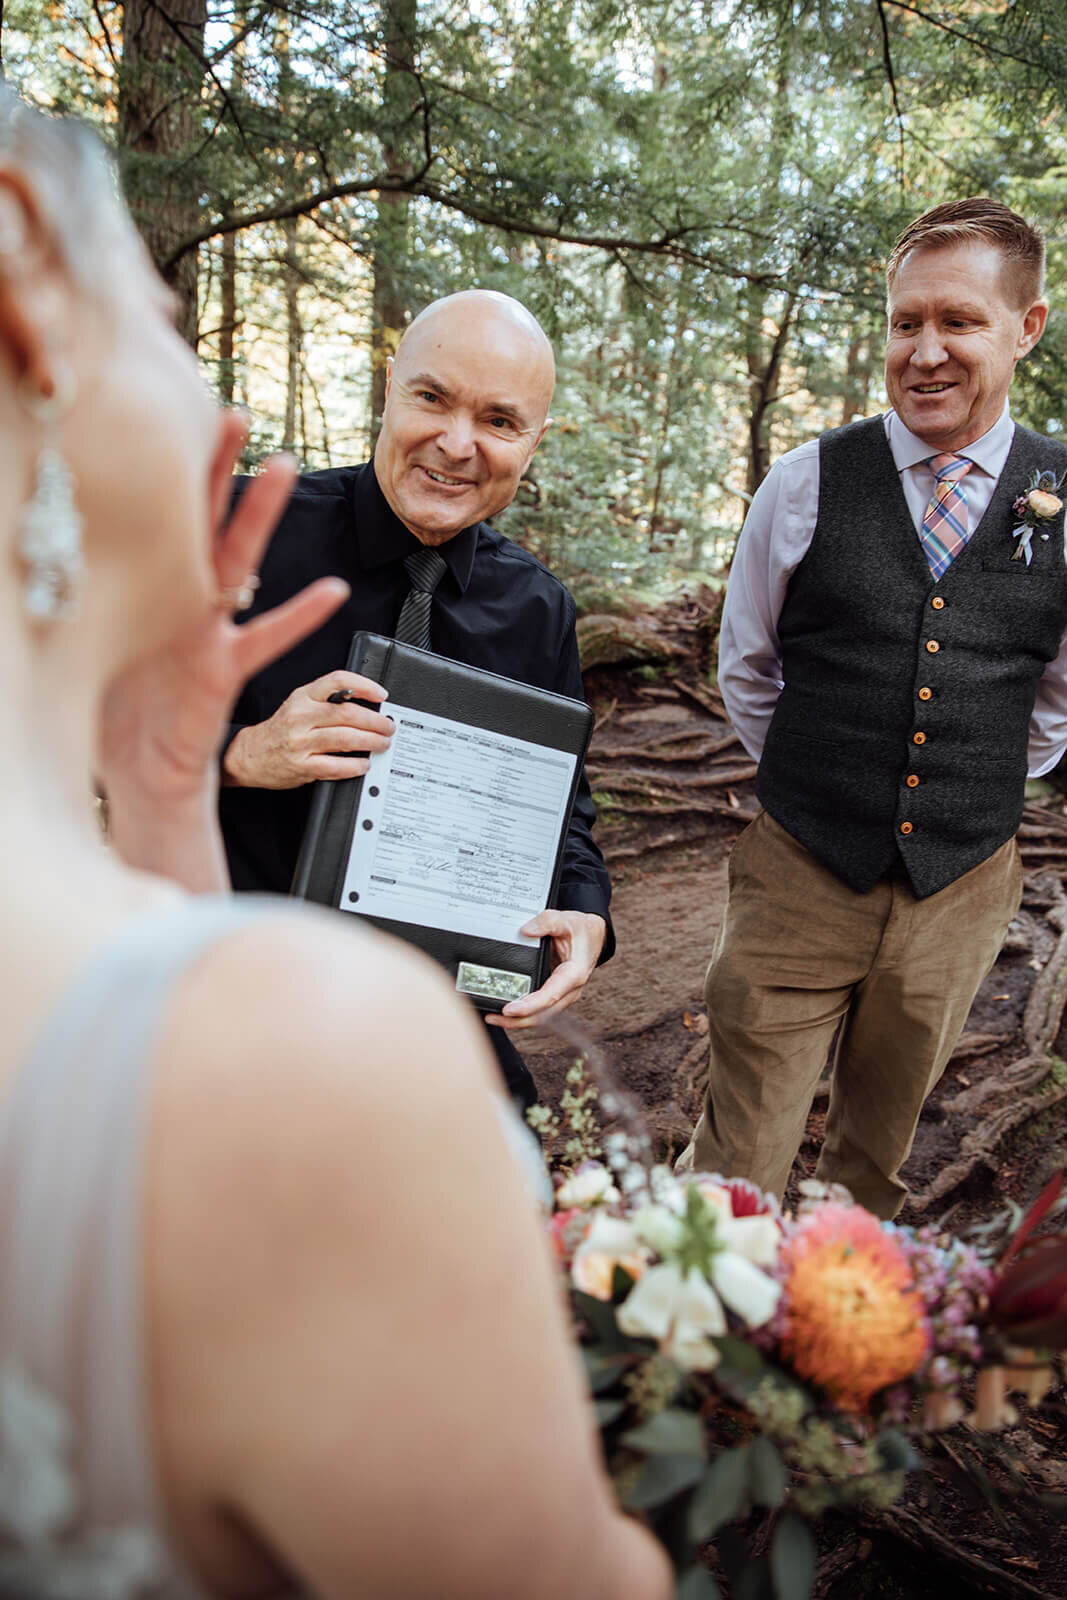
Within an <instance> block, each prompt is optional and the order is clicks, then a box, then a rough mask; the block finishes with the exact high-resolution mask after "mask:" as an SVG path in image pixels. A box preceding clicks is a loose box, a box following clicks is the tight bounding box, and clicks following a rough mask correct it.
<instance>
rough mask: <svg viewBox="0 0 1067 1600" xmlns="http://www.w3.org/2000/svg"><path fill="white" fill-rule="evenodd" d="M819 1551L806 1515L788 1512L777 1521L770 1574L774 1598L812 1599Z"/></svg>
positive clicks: (780, 1599)
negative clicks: (772, 1581) (805, 1518)
mask: <svg viewBox="0 0 1067 1600" xmlns="http://www.w3.org/2000/svg"><path fill="white" fill-rule="evenodd" d="M815 1564H816V1550H815V1540H814V1538H813V1537H812V1532H811V1529H810V1528H809V1527H808V1525H807V1523H806V1522H805V1521H804V1519H803V1517H798V1516H797V1515H796V1513H795V1512H792V1511H787V1512H786V1514H785V1515H784V1516H783V1517H780V1518H779V1520H778V1526H777V1527H776V1528H775V1530H774V1538H773V1540H772V1541H771V1577H772V1578H773V1580H774V1593H775V1600H810V1595H811V1591H812V1589H813V1588H814V1587H815Z"/></svg>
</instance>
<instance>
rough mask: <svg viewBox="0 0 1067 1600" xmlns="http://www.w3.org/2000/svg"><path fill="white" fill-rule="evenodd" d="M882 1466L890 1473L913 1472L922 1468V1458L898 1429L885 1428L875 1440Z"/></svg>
mask: <svg viewBox="0 0 1067 1600" xmlns="http://www.w3.org/2000/svg"><path fill="white" fill-rule="evenodd" d="M875 1445H876V1447H877V1450H878V1454H879V1455H880V1456H881V1458H882V1465H883V1466H885V1467H886V1468H887V1469H888V1470H889V1471H890V1472H913V1471H915V1470H916V1469H917V1468H918V1467H921V1466H922V1457H921V1456H920V1455H919V1454H918V1452H917V1451H916V1450H915V1449H913V1448H912V1445H911V1442H910V1440H909V1439H908V1438H907V1436H906V1435H905V1434H903V1433H901V1431H900V1429H899V1428H886V1429H884V1430H883V1432H881V1433H880V1434H879V1435H878V1437H877V1439H876V1440H875Z"/></svg>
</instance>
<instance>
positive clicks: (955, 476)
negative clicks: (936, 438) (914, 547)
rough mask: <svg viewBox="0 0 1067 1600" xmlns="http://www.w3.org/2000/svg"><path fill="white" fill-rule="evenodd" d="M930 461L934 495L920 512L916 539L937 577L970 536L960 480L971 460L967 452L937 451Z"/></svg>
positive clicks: (965, 501) (964, 498)
mask: <svg viewBox="0 0 1067 1600" xmlns="http://www.w3.org/2000/svg"><path fill="white" fill-rule="evenodd" d="M929 465H930V470H931V472H932V473H933V475H934V477H935V479H936V480H937V481H936V483H935V485H934V494H933V499H932V500H931V501H930V504H929V505H928V506H927V508H926V511H925V513H924V515H923V525H922V532H921V533H920V535H919V543H920V544H921V545H922V547H923V550H924V552H925V554H926V559H927V562H928V563H929V566H930V571H931V572H932V573H933V575H934V578H935V580H936V579H937V578H940V576H941V574H942V573H943V572H946V571H947V570H948V568H949V567H950V566H951V564H952V562H953V561H954V560H955V558H956V557H957V556H958V555H959V553H960V551H961V550H962V549H963V547H964V545H965V544H966V543H967V540H968V539H969V538H970V534H971V530H970V526H969V521H970V519H969V517H968V515H967V496H966V495H965V494H964V491H963V484H962V482H961V481H960V480H961V479H962V478H965V477H966V476H967V474H968V472H970V470H971V468H972V466H973V465H974V462H973V461H968V460H967V458H966V456H950V455H940V456H931V457H930V461H929Z"/></svg>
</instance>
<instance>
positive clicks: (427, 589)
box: [393, 545, 448, 650]
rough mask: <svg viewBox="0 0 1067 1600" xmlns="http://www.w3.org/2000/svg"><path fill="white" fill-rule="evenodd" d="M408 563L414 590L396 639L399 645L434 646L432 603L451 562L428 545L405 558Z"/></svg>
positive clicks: (408, 572) (407, 566)
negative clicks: (431, 630) (431, 631)
mask: <svg viewBox="0 0 1067 1600" xmlns="http://www.w3.org/2000/svg"><path fill="white" fill-rule="evenodd" d="M404 566H405V567H406V568H407V574H408V577H409V578H410V579H411V591H410V593H409V594H408V597H407V599H406V600H405V601H404V604H403V607H402V609H401V612H400V618H399V621H398V622H397V625H396V632H395V633H394V635H393V638H394V639H395V640H396V642H397V644H414V645H417V646H418V647H419V649H420V650H428V649H429V648H430V603H431V601H432V599H433V592H434V590H435V589H436V588H437V585H438V584H439V583H440V581H441V579H442V578H443V577H444V575H445V572H446V571H447V570H448V564H447V562H446V561H445V558H444V556H443V555H441V554H439V552H438V551H436V550H429V549H427V548H426V546H425V545H424V546H423V548H422V549H421V550H415V551H413V552H412V554H411V555H409V556H405V557H404Z"/></svg>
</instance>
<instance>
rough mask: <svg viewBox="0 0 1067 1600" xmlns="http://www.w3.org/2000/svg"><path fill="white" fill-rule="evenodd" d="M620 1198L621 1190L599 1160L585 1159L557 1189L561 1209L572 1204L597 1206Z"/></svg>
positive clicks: (558, 1205)
mask: <svg viewBox="0 0 1067 1600" xmlns="http://www.w3.org/2000/svg"><path fill="white" fill-rule="evenodd" d="M618 1198H619V1191H618V1189H616V1187H615V1185H614V1183H613V1182H612V1178H611V1173H610V1172H609V1171H608V1169H607V1167H605V1166H602V1165H601V1164H600V1162H599V1161H583V1162H582V1164H581V1166H580V1167H578V1168H577V1170H576V1171H575V1172H572V1173H571V1175H570V1177H569V1178H567V1179H566V1180H565V1182H564V1183H562V1184H561V1185H560V1187H559V1188H558V1189H557V1190H556V1205H557V1207H558V1208H559V1209H560V1210H561V1211H566V1210H567V1209H568V1207H570V1206H595V1205H600V1204H602V1203H603V1202H605V1201H609V1200H617V1199H618Z"/></svg>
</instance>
